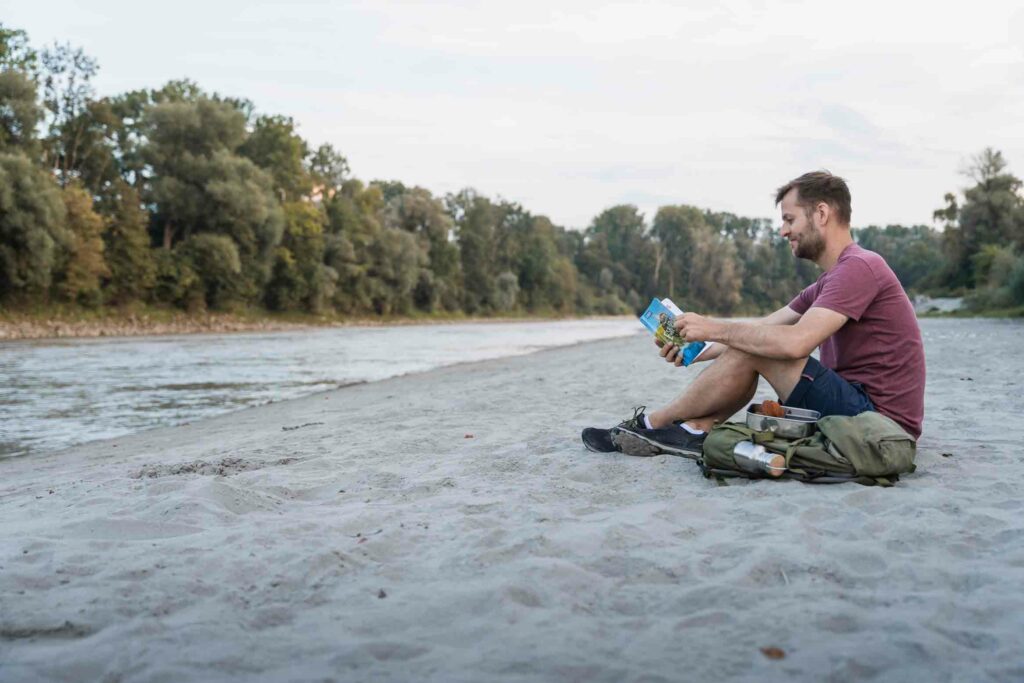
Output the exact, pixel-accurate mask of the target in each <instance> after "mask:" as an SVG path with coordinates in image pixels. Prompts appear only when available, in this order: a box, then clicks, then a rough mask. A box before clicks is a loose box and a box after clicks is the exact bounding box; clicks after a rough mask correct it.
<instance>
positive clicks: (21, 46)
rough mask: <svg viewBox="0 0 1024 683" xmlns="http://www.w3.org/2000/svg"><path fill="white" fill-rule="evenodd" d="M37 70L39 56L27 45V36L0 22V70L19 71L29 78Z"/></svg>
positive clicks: (21, 31)
mask: <svg viewBox="0 0 1024 683" xmlns="http://www.w3.org/2000/svg"><path fill="white" fill-rule="evenodd" d="M38 68H39V55H38V53H37V52H36V51H35V50H34V49H32V46H31V45H30V44H29V41H28V34H27V33H25V32H24V31H23V30H21V29H12V28H7V27H6V26H4V23H3V22H2V21H0V70H2V71H7V70H13V71H21V72H24V73H25V74H27V75H29V76H30V77H31V76H34V75H35V73H36V70H37V69H38Z"/></svg>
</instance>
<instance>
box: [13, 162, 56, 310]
mask: <svg viewBox="0 0 1024 683" xmlns="http://www.w3.org/2000/svg"><path fill="white" fill-rule="evenodd" d="M65 217H66V210H65V208H64V203H63V201H62V200H61V194H60V191H59V189H58V188H57V186H56V185H55V184H54V182H53V179H52V178H49V177H47V175H46V174H45V173H44V172H43V171H41V170H40V169H39V168H38V167H36V165H35V164H34V163H33V162H32V161H31V160H30V159H29V158H28V157H26V156H24V155H23V154H10V153H0V301H3V302H4V303H22V302H28V301H29V300H31V299H33V298H36V299H39V298H43V297H45V296H46V293H47V292H48V290H49V288H50V284H51V282H52V276H53V270H54V267H55V265H56V260H57V255H58V251H59V250H60V249H66V248H67V247H68V246H69V244H70V242H71V236H70V234H69V233H68V230H67V227H66V223H65Z"/></svg>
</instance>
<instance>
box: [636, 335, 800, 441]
mask: <svg viewBox="0 0 1024 683" xmlns="http://www.w3.org/2000/svg"><path fill="white" fill-rule="evenodd" d="M806 364H807V359H806V358H798V359H796V360H780V359H775V358H766V357H764V356H755V355H753V354H750V353H745V352H743V351H737V350H736V349H726V351H725V353H723V354H722V355H721V356H719V357H718V358H717V359H715V360H714V361H713V362H712V364H711V367H709V368H707V369H706V370H704V371H703V372H702V373H700V375H698V376H697V379H695V380H694V381H693V384H691V385H690V386H689V387H687V389H686V391H684V392H683V393H682V394H681V395H680V396H679V397H678V398H676V399H675V400H674V401H672V402H671V403H669V404H668V405H667V406H665V407H664V408H662V409H660V410H656V411H654V412H652V413H649V414H648V415H647V419H648V420H650V421H651V426H652V427H654V428H656V429H659V428H664V427H668V426H670V425H671V424H672V423H673V422H675V421H677V420H683V421H685V422H686V423H687V424H689V425H690V426H691V427H694V428H696V429H702V430H704V431H707V430H708V429H710V428H711V426H712V425H713V424H714V423H715V422H720V421H722V420H725V419H728V418H729V417H730V416H732V415H733V413H735V412H736V411H737V410H739V409H740V408H742V407H743V406H744V405H745V404H746V403H747V402H748V401H749V400H750V399H751V397H752V396H753V395H754V391H755V390H756V389H757V379H758V377H759V376H760V377H764V378H765V379H766V380H768V383H769V384H771V385H772V388H774V389H775V391H776V393H778V395H779V396H780V397H781V398H782V399H783V400H785V398H786V397H788V396H789V394H790V392H792V391H793V387H795V386H796V384H797V382H799V381H800V373H801V372H802V371H803V369H804V365H806Z"/></svg>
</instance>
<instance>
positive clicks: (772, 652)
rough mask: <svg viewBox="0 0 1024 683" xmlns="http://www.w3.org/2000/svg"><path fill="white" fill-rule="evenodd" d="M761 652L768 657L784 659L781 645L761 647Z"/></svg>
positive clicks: (784, 655)
mask: <svg viewBox="0 0 1024 683" xmlns="http://www.w3.org/2000/svg"><path fill="white" fill-rule="evenodd" d="M761 654H763V655H764V656H765V657H767V658H768V659H785V657H786V651H785V650H783V649H782V648H781V647H762V648H761Z"/></svg>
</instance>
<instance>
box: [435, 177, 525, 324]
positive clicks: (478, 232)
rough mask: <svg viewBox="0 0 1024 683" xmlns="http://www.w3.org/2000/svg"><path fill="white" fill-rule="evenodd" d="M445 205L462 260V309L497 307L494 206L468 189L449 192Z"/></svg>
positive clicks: (496, 213) (496, 215)
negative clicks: (453, 192)
mask: <svg viewBox="0 0 1024 683" xmlns="http://www.w3.org/2000/svg"><path fill="white" fill-rule="evenodd" d="M445 207H446V209H447V211H448V215H449V216H450V217H451V218H452V222H453V224H454V225H455V234H456V239H457V243H458V249H459V258H460V260H461V268H462V282H463V289H462V309H463V310H464V311H466V312H467V313H470V314H479V313H486V312H489V311H492V310H497V308H498V306H497V301H496V299H495V295H496V289H495V288H496V282H495V280H496V278H497V276H498V273H497V270H496V265H497V254H496V253H495V252H496V250H497V246H498V244H497V237H496V232H497V225H498V220H499V211H498V209H497V207H495V205H494V204H493V203H492V202H491V201H490V200H489V199H487V198H486V197H483V196H480V195H478V194H476V192H474V191H473V190H470V189H466V190H462V191H461V192H459V193H458V194H449V195H448V196H447V197H446V198H445ZM517 286H518V282H517Z"/></svg>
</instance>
